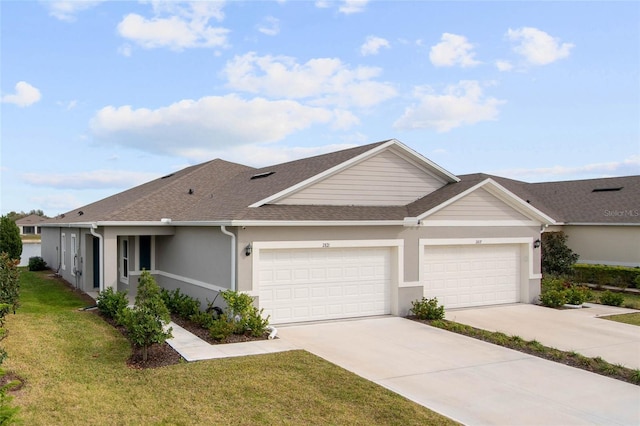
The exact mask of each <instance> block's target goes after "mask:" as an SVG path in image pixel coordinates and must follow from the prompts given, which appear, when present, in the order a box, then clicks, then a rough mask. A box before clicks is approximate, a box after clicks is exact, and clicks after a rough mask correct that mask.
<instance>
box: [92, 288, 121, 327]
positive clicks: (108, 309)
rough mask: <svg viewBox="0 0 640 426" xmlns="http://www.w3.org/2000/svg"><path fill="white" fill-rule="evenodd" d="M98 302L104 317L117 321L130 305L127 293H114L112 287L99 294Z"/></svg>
mask: <svg viewBox="0 0 640 426" xmlns="http://www.w3.org/2000/svg"><path fill="white" fill-rule="evenodd" d="M96 302H97V305H98V310H99V311H100V313H101V314H102V315H104V316H106V317H107V318H111V319H114V320H117V318H118V314H119V313H120V311H122V310H123V309H124V308H126V307H127V305H128V304H129V298H127V293H126V292H124V291H114V290H113V288H112V287H107V288H106V289H105V290H102V291H101V292H100V293H98V298H97V300H96Z"/></svg>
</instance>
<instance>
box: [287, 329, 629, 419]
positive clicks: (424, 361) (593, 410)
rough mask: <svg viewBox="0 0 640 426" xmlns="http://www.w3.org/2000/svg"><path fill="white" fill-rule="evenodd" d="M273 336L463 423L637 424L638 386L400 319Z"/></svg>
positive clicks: (296, 330) (290, 332)
mask: <svg viewBox="0 0 640 426" xmlns="http://www.w3.org/2000/svg"><path fill="white" fill-rule="evenodd" d="M278 335H279V336H280V337H281V338H282V339H284V340H287V341H289V342H291V343H293V344H295V345H296V346H298V347H300V348H302V349H305V350H307V351H309V352H311V353H313V354H315V355H318V356H320V357H322V358H324V359H326V360H328V361H330V362H332V363H334V364H337V365H339V366H341V367H343V368H345V369H347V370H350V371H352V372H354V373H356V374H358V375H360V376H362V377H364V378H366V379H369V380H371V381H373V382H375V383H377V384H379V385H381V386H384V387H386V388H388V389H390V390H392V391H394V392H396V393H399V394H401V395H403V396H405V397H407V398H409V399H411V400H413V401H415V402H417V403H419V404H422V405H424V406H426V407H428V408H430V409H432V410H434V411H437V412H439V413H442V414H444V415H445V416H448V417H450V418H452V419H455V420H457V421H459V422H462V423H465V424H470V425H481V424H492V425H506V424H508V425H575V424H607V425H637V424H640V387H638V386H634V385H631V384H628V383H624V382H621V381H618V380H614V379H609V378H607V377H603V376H599V375H596V374H592V373H589V372H586V371H583V370H579V369H576V368H572V367H567V366H565V365H562V364H558V363H554V362H551V361H546V360H543V359H540V358H536V357H533V356H530V355H526V354H523V353H520V352H516V351H512V350H509V349H504V348H501V347H499V346H495V345H492V344H489V343H485V342H482V341H479V340H475V339H471V338H468V337H465V336H460V335H457V334H454V333H449V332H446V331H443V330H439V329H436V328H433V327H429V326H426V325H424V324H420V323H417V322H414V321H410V320H407V319H404V318H398V317H378V318H367V319H360V320H352V321H337V322H327V323H310V324H304V325H290V326H283V327H280V328H279V334H278Z"/></svg>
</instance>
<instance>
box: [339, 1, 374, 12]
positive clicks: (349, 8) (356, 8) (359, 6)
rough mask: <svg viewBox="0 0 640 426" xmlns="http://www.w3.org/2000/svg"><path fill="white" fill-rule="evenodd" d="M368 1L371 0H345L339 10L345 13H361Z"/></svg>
mask: <svg viewBox="0 0 640 426" xmlns="http://www.w3.org/2000/svg"><path fill="white" fill-rule="evenodd" d="M367 3H369V0H343V1H342V4H341V5H340V7H338V10H339V11H340V13H344V14H345V15H351V14H352V13H360V12H364V9H365V7H366V6H367Z"/></svg>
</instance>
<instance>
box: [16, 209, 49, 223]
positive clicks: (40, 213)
mask: <svg viewBox="0 0 640 426" xmlns="http://www.w3.org/2000/svg"><path fill="white" fill-rule="evenodd" d="M32 214H35V215H36V216H40V217H44V218H46V219H48V218H49V217H48V216H47V215H45V214H44V212H43V211H42V210H40V209H33V210H30V211H29V213H25V212H23V211H20V212H15V211H11V212H9V213H7V214H6V217H7V218H8V219H9V220H12V221H14V222H15V221H16V220H20V219H22V218H23V217H27V216H31V215H32Z"/></svg>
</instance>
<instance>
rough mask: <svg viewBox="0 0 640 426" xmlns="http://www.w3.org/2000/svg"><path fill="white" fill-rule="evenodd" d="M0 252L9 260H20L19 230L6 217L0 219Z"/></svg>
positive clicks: (20, 242)
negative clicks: (5, 254)
mask: <svg viewBox="0 0 640 426" xmlns="http://www.w3.org/2000/svg"><path fill="white" fill-rule="evenodd" d="M0 252H4V253H7V255H8V256H9V258H10V259H20V255H21V254H22V240H21V239H20V228H18V225H16V223H15V222H14V221H13V220H11V219H9V217H8V216H2V217H0Z"/></svg>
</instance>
